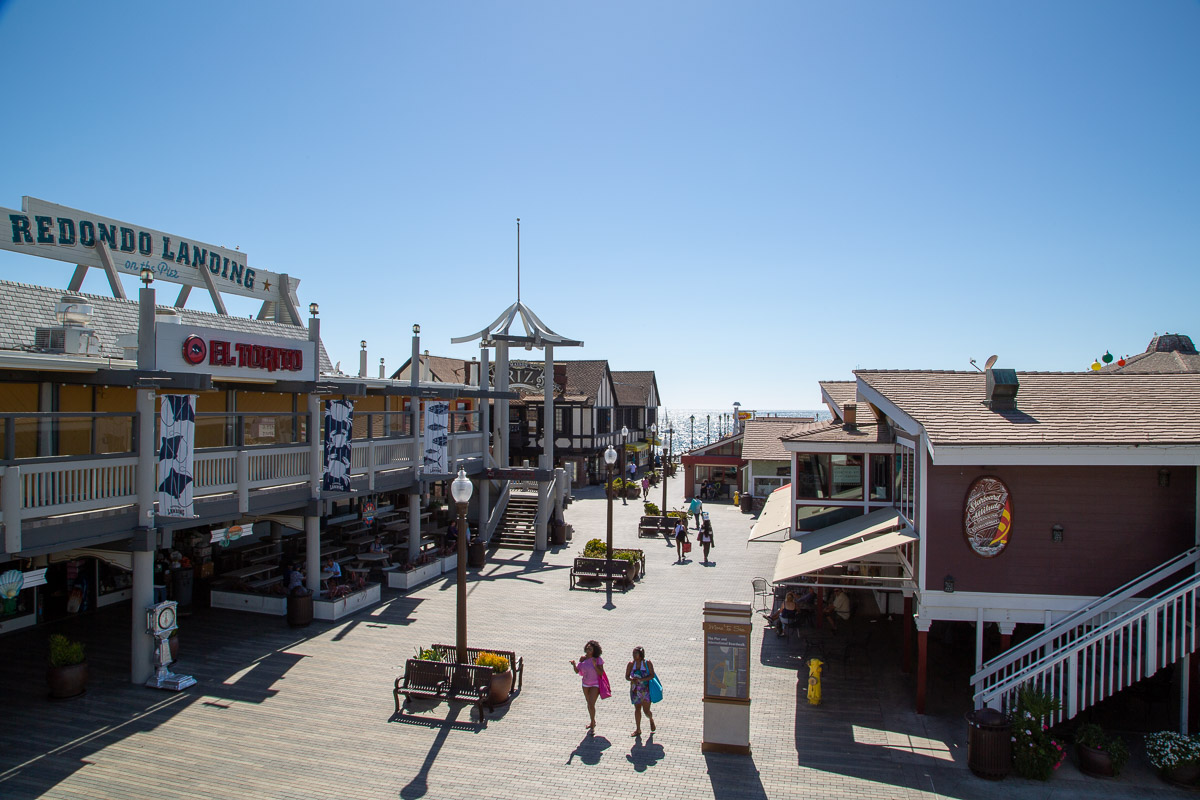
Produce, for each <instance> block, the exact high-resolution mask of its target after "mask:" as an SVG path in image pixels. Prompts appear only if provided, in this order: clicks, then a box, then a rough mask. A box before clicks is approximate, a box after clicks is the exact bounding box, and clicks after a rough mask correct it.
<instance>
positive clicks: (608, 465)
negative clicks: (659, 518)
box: [604, 444, 617, 606]
mask: <svg viewBox="0 0 1200 800" xmlns="http://www.w3.org/2000/svg"><path fill="white" fill-rule="evenodd" d="M616 463H617V451H616V450H614V449H613V447H612V445H611V444H610V445H609V446H608V448H607V449H606V450H605V451H604V467H605V472H606V473H607V475H608V481H607V484H608V492H607V494H608V549H607V550H606V551H605V553H604V558H605V565H604V567H605V571H606V572H607V574H608V576H609V578H610V580H607V581H605V583H606V584H607V585H608V605H610V606H611V605H612V580H611V578H612V550H613V545H612V506H613V503H612V468H613V464H616Z"/></svg>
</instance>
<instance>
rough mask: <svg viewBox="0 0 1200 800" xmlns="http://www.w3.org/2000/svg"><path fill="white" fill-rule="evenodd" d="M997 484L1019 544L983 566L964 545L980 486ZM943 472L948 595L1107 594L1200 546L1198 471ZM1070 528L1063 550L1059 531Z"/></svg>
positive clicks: (938, 487)
mask: <svg viewBox="0 0 1200 800" xmlns="http://www.w3.org/2000/svg"><path fill="white" fill-rule="evenodd" d="M983 475H993V476H995V477H997V478H1000V480H1002V481H1004V483H1005V484H1006V485H1007V486H1008V489H1009V492H1010V493H1011V499H1012V514H1013V527H1012V533H1011V534H1010V538H1009V544H1008V547H1006V548H1005V549H1004V550H1003V551H1002V552H1001V553H1000V554H999V555H997V556H995V557H994V558H983V557H981V556H978V555H976V554H975V552H974V551H973V550H972V549H971V548H970V546H969V545H968V544H967V541H966V539H965V537H964V536H963V519H962V518H963V500H964V498H965V496H966V493H967V489H968V487H969V486H970V484H971V482H972V481H973V480H975V479H976V478H978V477H980V476H983ZM1158 475H1159V470H1158V468H1157V467H1029V466H1008V467H957V466H955V467H938V466H933V467H931V468H930V471H929V495H928V502H929V517H928V531H927V533H926V541H927V543H928V571H927V575H926V576H925V579H924V580H923V582H922V583H923V585H924V587H925V588H927V589H937V590H940V589H941V586H942V579H943V577H944V576H946V575H953V576H954V579H955V585H956V589H957V590H958V591H967V592H999V593H1036V594H1072V595H1104V594H1107V593H1108V592H1110V591H1112V590H1113V589H1116V588H1117V587H1118V586H1120V585H1121V584H1123V583H1125V582H1126V581H1128V580H1130V579H1132V578H1136V577H1137V576H1138V575H1141V574H1142V573H1143V572H1146V571H1147V570H1149V569H1150V568H1152V567H1154V566H1157V565H1158V564H1161V563H1162V562H1163V561H1166V560H1167V559H1169V558H1170V557H1172V556H1174V555H1176V554H1178V553H1180V552H1182V551H1183V550H1186V549H1187V548H1188V547H1191V546H1192V544H1194V542H1195V538H1196V531H1195V519H1196V517H1195V503H1196V497H1195V487H1196V470H1195V468H1194V467H1171V468H1170V485H1169V486H1167V487H1161V486H1159V477H1158ZM1054 525H1061V526H1062V527H1063V541H1062V542H1061V543H1056V542H1053V541H1051V535H1050V534H1051V528H1052V527H1053V526H1054Z"/></svg>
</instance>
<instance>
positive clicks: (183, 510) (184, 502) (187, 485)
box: [158, 394, 196, 517]
mask: <svg viewBox="0 0 1200 800" xmlns="http://www.w3.org/2000/svg"><path fill="white" fill-rule="evenodd" d="M160 399H161V400H162V408H161V409H160V410H159V414H158V419H159V445H158V515H159V516H160V517H191V516H193V514H192V485H193V474H192V460H193V459H192V457H193V454H194V451H193V445H194V444H195V441H196V395H194V394H164V395H163V396H162V397H161V398H160Z"/></svg>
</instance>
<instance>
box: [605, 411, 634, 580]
mask: <svg viewBox="0 0 1200 800" xmlns="http://www.w3.org/2000/svg"><path fill="white" fill-rule="evenodd" d="M628 438H629V428H627V427H625V426H624V425H622V426H621V480H622V481H624V480H625V470H626V466H625V441H626V440H627V439H628ZM626 494H628V492H621V505H623V506H627V505H629V501H628V500H626V498H625V495H626ZM609 583H612V581H609Z"/></svg>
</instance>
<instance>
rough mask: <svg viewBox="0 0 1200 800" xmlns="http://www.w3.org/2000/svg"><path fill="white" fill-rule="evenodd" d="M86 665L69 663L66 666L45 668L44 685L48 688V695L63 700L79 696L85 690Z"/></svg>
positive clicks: (86, 678) (84, 663) (85, 663)
mask: <svg viewBox="0 0 1200 800" xmlns="http://www.w3.org/2000/svg"><path fill="white" fill-rule="evenodd" d="M87 680H88V665H87V662H86V661H85V662H83V663H82V664H71V665H70V666H67V667H50V668H49V669H47V670H46V685H47V686H48V687H49V689H50V697H51V698H53V699H55V700H65V699H67V698H68V697H79V696H80V695H81V694H83V693H84V692H86V691H87Z"/></svg>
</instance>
